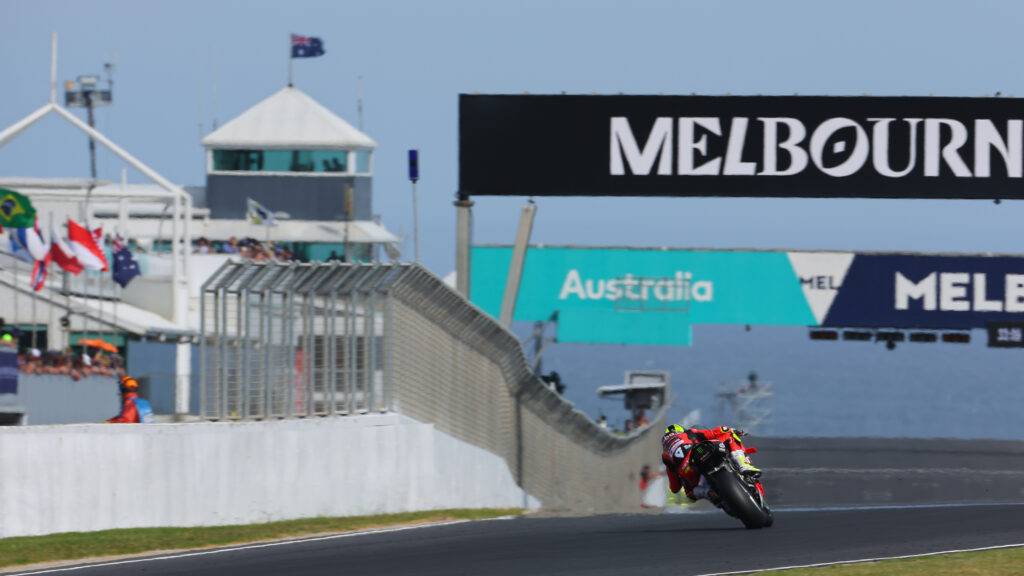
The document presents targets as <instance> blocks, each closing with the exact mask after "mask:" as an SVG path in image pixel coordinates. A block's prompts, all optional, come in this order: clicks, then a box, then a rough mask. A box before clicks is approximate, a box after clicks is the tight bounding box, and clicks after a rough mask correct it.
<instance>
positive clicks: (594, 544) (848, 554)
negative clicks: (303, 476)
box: [34, 505, 1024, 576]
mask: <svg viewBox="0 0 1024 576" xmlns="http://www.w3.org/2000/svg"><path fill="white" fill-rule="evenodd" d="M1017 543H1024V505H989V506H962V507H934V508H915V509H876V510H831V511H790V512H777V513H776V523H775V526H774V527H773V528H770V529H765V530H745V529H743V527H742V526H740V525H739V523H738V522H736V521H734V520H732V519H731V518H727V517H725V516H724V515H721V514H717V513H712V514H704V513H689V514H661V515H655V514H651V515H633V516H597V517H580V518H518V519H509V520H490V521H484V522H474V523H461V524H452V525H447V526H436V527H427V528H417V529H412V530H402V531H395V532H385V533H377V534H364V535H356V536H350V537H344V538H336V539H325V540H319V541H310V542H301V543H291V544H286V545H279V546H269V547H261V548H250V549H242V550H231V551H224V552H218V553H212V554H210V553H205V554H201V555H193V556H186V557H176V558H170V559H159V560H146V561H142V562H132V563H126V564H107V565H100V566H95V567H88V568H81V567H78V568H76V569H73V570H67V569H57V570H48V571H45V572H44V573H52V574H60V573H68V574H75V575H76V576H92V575H99V574H103V575H106V576H111V575H113V576H120V575H127V574H145V575H147V576H164V575H171V574H176V575H178V574H180V575H184V574H189V575H208V576H243V575H244V576H256V575H267V576H270V575H274V576H279V575H285V574H290V575H306V576H327V575H332V576H333V575H342V574H381V575H394V574H415V575H421V576H427V575H434V574H484V575H488V576H501V575H506V574H508V575H523V574H529V575H555V574H558V575H573V574H579V575H584V574H585V575H588V576H595V575H623V574H645V575H647V574H672V575H679V576H683V575H698V574H706V573H714V572H725V571H733V570H744V569H747V570H749V569H756V568H768V567H777V566H786V565H799V564H811V563H818V562H831V561H840V560H853V559H858V558H877V557H884V556H898V555H907V554H919V553H926V552H934V551H941V550H953V549H965V548H979V547H985V546H996V545H1002V544H1017ZM34 573H40V572H34Z"/></svg>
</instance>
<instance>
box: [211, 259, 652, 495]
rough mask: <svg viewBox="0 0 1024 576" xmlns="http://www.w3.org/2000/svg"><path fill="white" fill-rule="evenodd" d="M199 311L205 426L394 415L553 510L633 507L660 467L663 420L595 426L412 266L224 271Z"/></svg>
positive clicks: (507, 340)
mask: <svg viewBox="0 0 1024 576" xmlns="http://www.w3.org/2000/svg"><path fill="white" fill-rule="evenodd" d="M200 304H201V312H200V314H201V320H200V321H201V327H202V334H203V337H202V343H201V347H202V352H201V365H200V366H201V372H200V382H201V384H200V387H201V415H202V416H203V417H205V418H208V419H212V420H235V419H256V418H281V417H303V416H317V415H321V416H323V415H331V414H358V413H366V412H383V411H396V412H399V413H402V414H405V415H407V416H409V417H411V418H414V419H416V420H419V421H421V422H428V423H432V424H434V425H435V426H436V427H437V428H438V429H439V430H441V431H443V432H446V433H448V434H450V435H452V436H454V437H456V438H459V439H461V440H463V441H465V442H468V443H471V444H474V445H476V446H479V447H481V448H484V449H486V450H488V451H490V452H492V453H495V454H498V455H500V456H502V457H503V458H504V459H505V461H506V462H507V463H508V465H509V468H510V470H511V471H512V473H513V475H514V476H515V477H516V479H517V481H518V482H519V484H520V486H522V487H523V488H524V489H525V490H526V492H528V493H529V494H531V495H533V496H535V497H538V498H540V499H541V500H542V502H544V505H545V506H546V507H553V508H566V509H576V510H579V509H587V510H612V509H631V508H633V507H634V506H637V505H639V490H638V488H637V483H636V482H637V474H638V472H639V470H640V468H641V467H642V466H643V465H644V464H656V463H657V459H658V458H657V457H658V455H659V454H660V448H659V447H658V440H659V439H658V437H657V434H653V433H651V432H650V430H651V429H652V428H654V429H658V428H659V427H660V426H661V425H662V424H663V420H664V416H663V414H659V415H657V416H656V417H655V418H654V419H653V421H654V422H653V424H652V425H651V426H650V427H647V428H642V429H639V430H636V431H634V432H632V433H630V434H628V435H619V434H615V433H612V432H610V431H608V430H605V429H603V428H601V427H599V426H598V425H597V424H596V423H595V422H594V421H592V420H591V419H590V418H588V417H587V416H586V415H584V414H583V413H581V412H579V411H578V410H576V409H575V408H574V407H573V405H572V404H571V403H570V402H568V401H567V400H565V399H564V398H563V397H561V396H560V395H558V394H556V393H555V392H553V391H552V390H551V389H550V388H549V387H548V386H547V385H546V384H545V383H543V382H542V381H541V380H540V379H538V378H537V377H536V375H535V374H534V373H533V372H532V370H531V369H530V367H529V365H528V363H527V361H526V358H525V356H524V354H523V351H522V348H521V346H520V345H519V342H518V341H517V340H516V338H515V336H514V335H513V334H511V333H510V332H509V331H507V330H506V329H504V328H503V327H501V326H500V325H499V324H498V322H496V321H495V320H494V319H493V318H491V317H490V316H488V315H487V314H485V313H483V312H482V311H480V310H479V309H478V308H476V307H475V306H473V305H472V304H470V303H469V302H468V301H466V299H465V298H463V297H462V296H461V295H460V294H458V293H457V292H455V291H454V290H452V289H451V288H450V287H448V286H447V285H445V284H444V283H443V282H442V281H441V280H440V279H438V278H437V277H436V276H434V275H433V274H431V273H430V272H428V271H427V270H425V269H423V268H422V267H420V266H418V265H409V264H388V265H381V264H368V265H352V264H342V263H324V264H290V265H284V264H276V263H254V262H229V263H226V264H225V265H224V266H223V267H222V268H220V269H219V270H218V271H217V272H216V273H215V274H214V275H213V276H211V277H210V279H209V280H208V281H207V282H206V283H205V284H204V285H203V288H202V294H201V302H200Z"/></svg>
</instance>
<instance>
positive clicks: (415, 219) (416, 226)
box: [412, 180, 420, 263]
mask: <svg viewBox="0 0 1024 576" xmlns="http://www.w3.org/2000/svg"><path fill="white" fill-rule="evenodd" d="M417 204H418V202H417V200H416V181H415V180H413V182H412V243H413V247H414V253H415V254H416V262H417V263H418V262H419V261H420V210H419V207H418V206H417Z"/></svg>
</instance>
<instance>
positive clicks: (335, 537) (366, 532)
mask: <svg viewBox="0 0 1024 576" xmlns="http://www.w3.org/2000/svg"><path fill="white" fill-rule="evenodd" d="M507 518H512V516H501V517H498V518H489V520H504V519H507ZM482 520H488V519H486V518H485V519H482ZM466 522H472V520H451V521H449V522H436V523H433V524H420V525H416V526H399V527H397V528H381V529H379V530H364V531H362V532H345V533H343V534H331V535H329V536H316V537H313V538H298V539H295V540H281V541H278V542H265V543H263V544H247V545H245V546H234V547H231V548H216V549H213V550H200V551H197V552H181V553H178V554H167V555H166V556H149V557H146V558H131V559H127V560H114V561H111V562H100V563H97V564H79V565H75V566H64V567H60V568H47V569H45V570H36V571H34V572H14V573H8V574H4V576H30V575H31V574H55V573H57V572H71V571H74V570H87V569H89V568H101V567H104V566H122V565H124V564H138V563H140V562H156V561H158V560H176V559H178V558H191V557H193V556H209V555H211V554H223V553H225V552H237V551H239V550H255V549H258V548H272V547H274V546H288V545H290V544H304V543H306V542H321V541H323V540H340V539H341V538H354V537H356V536H368V535H370V534H388V533H391V532H402V531H405V530H417V529H420V528H437V527H439V526H452V525H454V524H463V523H466Z"/></svg>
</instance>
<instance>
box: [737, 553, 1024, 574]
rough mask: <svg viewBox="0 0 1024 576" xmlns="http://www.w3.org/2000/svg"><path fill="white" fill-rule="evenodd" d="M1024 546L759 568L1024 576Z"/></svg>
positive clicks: (777, 572) (858, 572) (826, 572)
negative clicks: (871, 560) (879, 559)
mask: <svg viewBox="0 0 1024 576" xmlns="http://www.w3.org/2000/svg"><path fill="white" fill-rule="evenodd" d="M1021 574H1024V548H1003V549H1000V550H986V551H983V552H962V553H958V554H941V555H937V556H926V557H923V558H910V559H907V560H882V561H880V562H865V563H862V564H845V565H838V566H824V567H821V568H797V569H793V570H773V571H771V572H758V573H757V576H1021Z"/></svg>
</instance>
